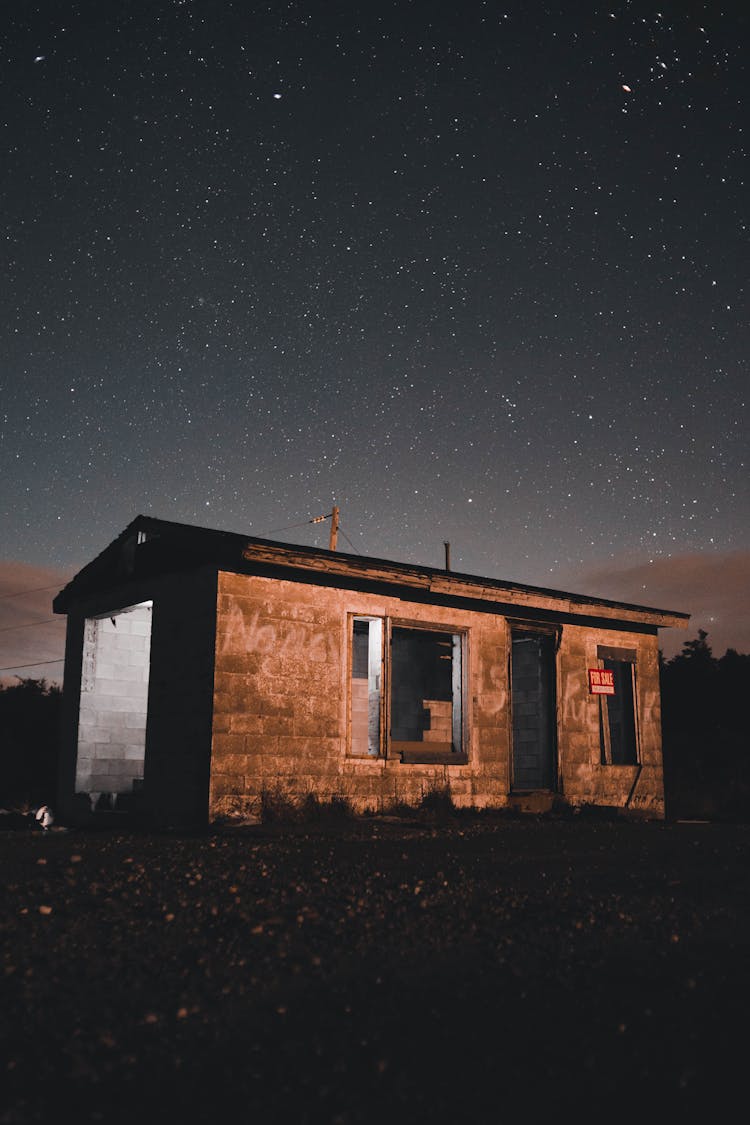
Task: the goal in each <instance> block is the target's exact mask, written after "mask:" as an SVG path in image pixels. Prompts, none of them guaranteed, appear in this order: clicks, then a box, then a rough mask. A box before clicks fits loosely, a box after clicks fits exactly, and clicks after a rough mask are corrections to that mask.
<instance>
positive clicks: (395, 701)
mask: <svg viewBox="0 0 750 1125" xmlns="http://www.w3.org/2000/svg"><path fill="white" fill-rule="evenodd" d="M383 636H384V623H383V621H382V620H381V619H380V618H373V617H355V618H353V620H352V633H351V677H350V729H349V752H350V754H351V755H352V756H353V757H359V758H364V757H370V758H374V757H379V756H381V755H382V754H383V753H384V752H385V753H387V756H388V757H389V758H397V759H399V760H400V761H402V762H422V763H430V762H436V763H440V762H450V763H451V764H454V765H455V764H461V763H464V762H466V760H467V758H466V754H465V751H464V744H463V706H462V696H463V689H462V638H461V636H460V634H456V633H446V632H438V631H433V630H426V629H415V628H407V627H405V626H394V627H393V629H392V632H391V639H390V646H389V655H390V660H389V662H388V668H387V673H388V676H389V682H390V692H389V694H388V697H387V702H388V712H389V719H390V729H389V732H388V740H387V745H386V746H385V747H384V746H383V739H382V738H381V714H382V712H383V703H384V701H383V693H382V688H381V679H382V675H383V674H384V669H383Z"/></svg>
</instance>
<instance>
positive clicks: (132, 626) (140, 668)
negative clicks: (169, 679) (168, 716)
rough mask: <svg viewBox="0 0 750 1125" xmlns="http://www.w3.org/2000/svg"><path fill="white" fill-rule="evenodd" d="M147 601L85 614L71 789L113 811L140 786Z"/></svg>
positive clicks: (143, 749) (147, 655)
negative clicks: (87, 615) (102, 612)
mask: <svg viewBox="0 0 750 1125" xmlns="http://www.w3.org/2000/svg"><path fill="white" fill-rule="evenodd" d="M151 609H152V603H151V602H141V603H140V604H139V605H133V606H128V607H127V608H126V609H118V610H115V611H113V612H112V613H110V614H106V615H102V616H99V617H90V618H87V620H86V624H85V628H84V643H83V665H82V669H81V701H80V708H79V716H78V754H77V759H76V793H85V794H86V795H87V796H88V798H89V800H90V802H91V808H92V810H94V809H97V808H111V809H114V808H116V807H117V806H118V804H123V803H125V804H126V803H127V798H128V797H130V795H132V794H133V793H137V792H138V791H139V790H140V789H141V788H142V786H143V769H144V760H145V752H146V717H147V710H148V681H149V663H150V655H151Z"/></svg>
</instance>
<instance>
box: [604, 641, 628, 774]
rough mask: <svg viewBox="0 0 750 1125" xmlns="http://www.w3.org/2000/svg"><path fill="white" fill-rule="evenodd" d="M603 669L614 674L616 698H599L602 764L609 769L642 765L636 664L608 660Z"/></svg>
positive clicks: (607, 658)
mask: <svg viewBox="0 0 750 1125" xmlns="http://www.w3.org/2000/svg"><path fill="white" fill-rule="evenodd" d="M599 665H600V667H602V668H604V669H606V670H607V671H611V672H612V674H613V681H614V689H615V690H614V695H602V696H600V697H599V736H600V737H599V742H600V748H601V763H602V765H607V766H634V765H637V764H638V728H637V722H636V710H635V700H636V693H635V664H634V662H633V661H632V660H618V659H615V658H614V657H604V658H602V659H600V660H599Z"/></svg>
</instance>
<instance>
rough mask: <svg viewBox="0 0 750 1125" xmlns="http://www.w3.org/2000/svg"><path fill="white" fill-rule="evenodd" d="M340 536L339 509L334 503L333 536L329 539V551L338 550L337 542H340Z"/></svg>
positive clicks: (332, 514)
mask: <svg viewBox="0 0 750 1125" xmlns="http://www.w3.org/2000/svg"><path fill="white" fill-rule="evenodd" d="M338 537H339V510H338V508H337V507H336V505H335V504H334V505H333V511H332V512H331V537H330V539H329V541H328V550H329V551H335V550H336V543H337V542H338Z"/></svg>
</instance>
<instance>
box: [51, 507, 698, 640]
mask: <svg viewBox="0 0 750 1125" xmlns="http://www.w3.org/2000/svg"><path fill="white" fill-rule="evenodd" d="M153 540H158V541H159V542H160V554H159V560H158V567H156V566H155V568H154V569H153V571H152V570H151V569H150V565H149V563H148V562H147V561H146V560H147V559H149V558H150V557H151V553H150V551H149V550H146V551H145V554H144V556H143V557H144V566H143V567H140V566H139V565H137V559H138V557H139V554H138V552H140V546H139V543H141V542H143V543H144V545H145V546H146V547H148V543H149V541H153ZM123 558H126V559H127V561H128V564H129V565H130V563H131V562H132V560H136V563H135V566H134V567H132V568H131V569H130V571H128V567H126V568H124V569H123V567H122V565H121V564H122V561H123ZM197 566H211V567H212V568H215V569H216V570H217V571H225V572H229V573H235V574H248V573H259V574H263V573H265V574H266V575H272V576H279V575H284V576H287V577H288V578H289V579H290V580H291V581H294V580H297V581H300V580H304V581H306V582H310V581H314V580H315V578H316V577H318V578H319V579H320V580H321V581H325V583H326V585H332V584H335V585H344V584H345V583H347V582H351V583H356V584H357V586H358V588H360V589H361V588H362V586H363V584H364V585H369V586H375V587H380V588H384V587H388V588H389V589H391V590H394V591H396V592H399V593H400V592H401V591H406V592H411V593H412V594H413V595H414V596H416V597H418V598H419V600H421V601H425V600H429V599H431V598H434V599H435V600H436V601H441V602H444V601H445V599H446V598H450V599H451V600H452V601H454V602H455V601H456V600H458V601H464V602H466V603H467V604H469V603H471V605H472V606H473V608H480V607H481V606H482V605H486V606H487V610H488V611H489V610H490V608H491V607H492V606H494V607H496V610H495V611H496V612H497V611H498V610H499V609H500V607H503V608H502V612H506V611H507V610H508V609H512V607H518V608H519V609H523V611H524V613H525V614H528V612H529V611H537V612H540V613H553V614H555V615H564V616H567V617H573V618H575V617H579V618H591V617H596V618H598V619H605V620H611V621H612V622H613V623H614V622H622V623H632V624H633V625H640V626H648V627H651V628H665V627H666V628H678V629H684V628H686V627H687V625H688V622H689V620H690V614H689V613H679V612H676V611H672V610H666V609H656V608H654V607H653V606H643V605H635V604H632V603H629V602H619V601H613V600H610V599H607V598H596V597H591V596H589V595H583V594H576V593H570V592H567V591H563V590H553V589H549V588H546V587H540V586H528V585H525V584H522V583H517V582H509V581H504V580H501V579H494V578H482V577H478V576H476V575H471V574H463V573H460V572H458V571H449V570H440V569H437V568H434V567H426V566H418V565H412V564H408V563H399V562H394V561H392V560H388V559H380V558H373V557H369V556H363V555H350V554H345V553H343V552H339V551H331V550H325V549H324V548H322V547H303V546H298V545H294V544H288V543H278V542H275V541H273V540H269V539H259V538H252V537H248V536H246V535H240V534H238V533H236V532H228V531H218V530H215V529H212V528H205V527H197V526H194V525H191V524H183V523H176V522H174V521H170V520H161V519H157V518H156V517H153V516H144V515H139V516H136V518H135V519H133V520H132V521H131V522H130V523H129V524H128V525H127V527H126V528H125V529H124V530H123V531H122V532H121V533H120V535H118V536H117V538H116V539H114V540H113V541H112V542H111V543H110V544H109V546H107V547H106V548H105V549H104V550H103V551H102V552H100V554H98V555H97V556H96V557H95V558H94V559H92V560H91V562H89V563H87V564H86V566H84V567H83V568H82V569H81V570H80V571H79V572H78V573H77V574H76V575H75V576H74V577H73V578H72V579H71V581H70V582H69V583H68V584H67V585H66V586H65V587H64V588H63V589H62V590H61V591H60V593H59V594H58V595H57V596H56V597H55V598H54V599H53V603H52V605H53V609H54V612H55V613H67V612H68V611H69V609H70V608H71V607H72V606H73V605H75V604H76V603H81V602H83V601H85V600H87V599H88V598H89V596H90V595H92V594H99V593H105V592H106V590H107V589H110V588H114V587H121V586H122V585H123V583H125V584H128V583H129V581H131V580H137V581H138V582H139V584H142V583H143V582H144V580H146V579H148V578H149V577H151V576H154V577H155V576H156V575H164V574H165V573H169V572H178V571H184V570H186V569H191V568H193V567H197ZM131 575H132V579H131Z"/></svg>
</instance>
